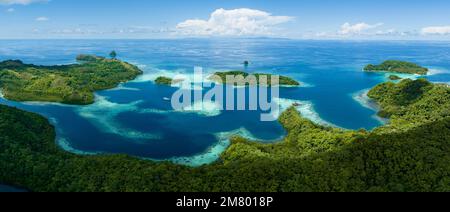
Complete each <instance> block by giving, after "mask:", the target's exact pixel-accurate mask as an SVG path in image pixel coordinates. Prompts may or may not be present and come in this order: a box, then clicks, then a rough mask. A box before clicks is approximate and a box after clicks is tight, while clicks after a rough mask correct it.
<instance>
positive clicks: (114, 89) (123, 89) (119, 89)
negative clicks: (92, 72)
mask: <svg viewBox="0 0 450 212" xmlns="http://www.w3.org/2000/svg"><path fill="white" fill-rule="evenodd" d="M109 91H140V89H139V88H129V87H126V86H125V85H124V84H122V83H121V84H119V85H118V86H117V87H115V88H112V89H110V90H109Z"/></svg>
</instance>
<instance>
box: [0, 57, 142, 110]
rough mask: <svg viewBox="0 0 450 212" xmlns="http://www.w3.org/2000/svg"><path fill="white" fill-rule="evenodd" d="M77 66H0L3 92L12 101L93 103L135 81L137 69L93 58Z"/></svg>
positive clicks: (10, 62) (16, 63) (17, 62)
mask: <svg viewBox="0 0 450 212" xmlns="http://www.w3.org/2000/svg"><path fill="white" fill-rule="evenodd" d="M77 61H78V62H79V63H78V64H71V65H55V66H39V65H32V64H24V63H23V62H22V61H20V60H7V61H3V62H1V63H0V89H1V91H2V92H3V95H4V97H5V98H7V99H10V100H13V101H45V102H58V103H65V104H74V105H86V104H91V103H93V102H94V93H93V92H95V91H98V90H104V89H110V88H114V87H116V86H118V85H119V84H120V83H122V82H126V81H129V80H133V79H135V78H136V77H137V76H138V75H140V74H142V73H143V72H142V71H141V70H139V68H138V67H136V66H134V65H131V64H129V63H126V62H123V61H120V60H117V59H106V58H104V57H98V56H93V55H79V56H78V57H77Z"/></svg>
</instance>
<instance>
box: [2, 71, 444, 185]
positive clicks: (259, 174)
mask: <svg viewBox="0 0 450 212" xmlns="http://www.w3.org/2000/svg"><path fill="white" fill-rule="evenodd" d="M369 96H370V97H371V98H373V99H374V100H375V101H377V102H378V103H379V104H380V105H381V107H382V110H383V111H386V112H385V114H386V115H383V116H385V117H390V118H391V122H390V124H389V125H386V126H382V127H379V128H377V129H374V130H373V131H366V130H358V131H352V130H343V129H338V128H332V127H324V126H320V125H317V124H314V123H313V122H311V121H309V120H307V119H305V118H303V117H302V116H301V115H300V114H299V112H298V111H297V110H296V109H295V108H293V107H292V108H290V109H288V110H287V111H285V112H284V113H283V114H282V116H281V117H280V119H279V120H280V122H281V123H282V124H283V126H284V127H285V128H286V130H287V131H288V135H287V136H286V138H284V139H283V141H280V142H278V143H275V144H263V143H258V142H253V141H248V140H246V139H243V138H240V137H234V138H233V139H232V144H231V146H230V147H229V148H228V150H227V151H226V152H224V153H223V154H222V156H221V159H220V160H219V161H217V163H215V164H211V165H206V166H202V167H198V168H189V167H185V166H180V165H174V164H171V163H168V162H160V163H157V162H151V161H144V160H140V159H137V158H133V157H130V156H126V155H98V156H81V155H75V154H71V153H67V152H64V151H63V150H61V149H60V148H58V146H57V145H56V144H55V130H54V128H53V127H52V126H51V125H50V124H49V122H48V121H47V120H46V119H45V118H43V117H41V116H39V115H36V114H33V113H29V112H24V111H20V110H18V109H14V108H10V107H7V106H0V170H2V171H1V172H0V183H6V184H9V185H17V186H21V187H25V188H28V189H30V190H31V191H37V192H41V191H101V192H103V191H222V192H236V191H255V192H261V191H263V192H269V191H284V192H289V191H338V192H339V191H441V192H442V191H447V192H448V191H450V162H449V161H450V88H449V87H447V86H443V85H435V84H431V83H429V82H428V81H426V80H424V79H420V80H417V81H413V80H409V79H407V80H404V81H402V82H400V83H398V84H395V83H392V82H387V83H383V84H381V85H378V86H377V87H375V88H374V89H372V90H371V91H370V93H369Z"/></svg>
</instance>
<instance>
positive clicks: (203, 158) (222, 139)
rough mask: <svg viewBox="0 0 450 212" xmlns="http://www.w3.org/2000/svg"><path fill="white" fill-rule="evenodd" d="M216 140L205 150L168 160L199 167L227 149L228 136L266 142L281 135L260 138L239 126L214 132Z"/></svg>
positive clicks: (213, 160)
mask: <svg viewBox="0 0 450 212" xmlns="http://www.w3.org/2000/svg"><path fill="white" fill-rule="evenodd" d="M215 136H216V138H217V140H218V142H217V143H216V144H215V145H214V146H212V147H211V148H209V149H208V150H207V151H206V152H204V153H201V154H198V155H194V156H189V157H173V158H171V159H169V160H168V161H171V162H172V163H175V164H179V165H185V166H190V167H199V166H202V165H208V164H211V163H214V162H215V161H217V160H218V159H219V158H220V156H221V155H222V153H223V152H225V151H226V150H227V148H228V147H229V146H230V144H231V141H230V138H231V137H232V136H241V137H243V138H246V139H248V140H251V141H266V142H274V141H279V140H282V139H283V137H284V136H283V137H280V138H279V139H275V140H270V141H269V140H261V139H258V138H256V137H255V136H254V135H253V134H252V133H251V132H249V131H248V130H247V129H245V128H243V127H242V128H239V129H237V130H232V131H229V132H221V133H216V134H215Z"/></svg>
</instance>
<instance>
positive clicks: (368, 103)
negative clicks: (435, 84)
mask: <svg viewBox="0 0 450 212" xmlns="http://www.w3.org/2000/svg"><path fill="white" fill-rule="evenodd" d="M369 91H370V89H364V90H361V91H358V92H355V93H353V94H352V98H353V99H354V100H355V101H357V102H358V103H359V104H360V105H361V106H363V107H365V108H367V109H370V110H373V111H379V110H380V108H379V106H378V104H377V103H376V102H374V101H373V100H371V99H370V98H369V97H368V96H367V95H368V93H369Z"/></svg>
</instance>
